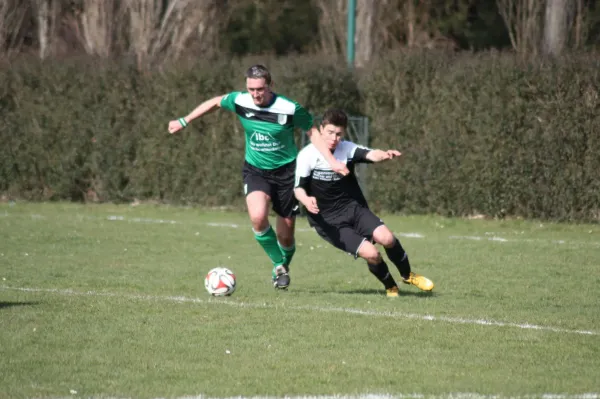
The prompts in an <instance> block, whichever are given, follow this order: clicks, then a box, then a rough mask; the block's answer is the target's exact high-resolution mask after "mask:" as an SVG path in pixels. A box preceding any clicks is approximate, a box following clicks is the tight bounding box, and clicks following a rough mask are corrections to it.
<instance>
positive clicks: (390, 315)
mask: <svg viewBox="0 0 600 399" xmlns="http://www.w3.org/2000/svg"><path fill="white" fill-rule="evenodd" d="M0 289H3V290H11V291H21V292H41V293H51V294H58V295H75V296H91V297H112V298H127V299H132V300H141V301H160V302H179V303H202V304H216V305H227V306H233V307H238V308H252V309H286V310H292V311H309V312H321V313H347V314H354V315H360V316H370V317H388V318H393V319H412V320H420V321H434V322H442V323H453V324H472V325H480V326H488V327H508V328H520V329H523V330H537V331H546V332H554V333H561V334H579V335H600V332H598V331H592V330H572V329H565V328H558V327H552V326H540V325H536V324H530V323H513V322H504V321H495V320H487V319H465V318H461V317H449V316H434V315H428V314H416V313H404V312H385V311H376V310H368V309H356V308H344V307H324V306H311V305H300V306H295V305H280V304H270V303H266V302H264V303H249V302H235V301H230V300H220V299H219V298H209V299H200V298H188V297H184V296H155V295H132V294H116V293H110V292H97V291H74V290H71V289H66V290H60V289H54V288H29V287H9V286H0Z"/></svg>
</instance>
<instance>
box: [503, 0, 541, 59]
mask: <svg viewBox="0 0 600 399" xmlns="http://www.w3.org/2000/svg"><path fill="white" fill-rule="evenodd" d="M545 2H546V0H496V4H497V5H498V10H499V12H500V15H501V16H502V19H503V20H504V24H505V26H506V30H507V31H508V35H509V37H510V43H511V45H512V47H513V49H514V50H515V51H516V52H517V53H519V54H521V55H522V56H535V55H537V54H538V51H539V47H540V44H541V39H542V28H541V27H542V26H543V13H542V10H543V7H544V6H545Z"/></svg>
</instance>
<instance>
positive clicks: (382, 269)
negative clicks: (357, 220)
mask: <svg viewBox="0 0 600 399" xmlns="http://www.w3.org/2000/svg"><path fill="white" fill-rule="evenodd" d="M353 232H354V231H353ZM356 255H357V256H359V257H361V258H363V259H364V260H366V261H367V266H368V267H369V271H370V272H371V274H373V275H374V276H375V277H376V278H377V280H379V281H380V282H381V283H382V284H383V286H384V287H385V290H386V295H387V296H388V297H397V296H398V284H396V281H395V280H394V277H392V274H391V273H390V269H389V268H388V265H387V263H385V260H383V257H382V256H381V254H380V253H379V251H378V250H377V248H376V247H375V245H373V244H372V243H371V241H369V240H367V239H366V238H363V241H362V243H361V244H360V246H359V248H358V250H357V252H356Z"/></svg>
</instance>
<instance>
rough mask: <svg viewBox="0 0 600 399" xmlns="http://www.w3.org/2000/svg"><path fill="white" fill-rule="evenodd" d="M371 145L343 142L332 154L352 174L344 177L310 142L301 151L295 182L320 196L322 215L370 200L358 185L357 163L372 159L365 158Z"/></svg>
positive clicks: (310, 192) (318, 198) (335, 212)
mask: <svg viewBox="0 0 600 399" xmlns="http://www.w3.org/2000/svg"><path fill="white" fill-rule="evenodd" d="M369 151H371V149H370V148H366V147H362V146H359V145H357V144H355V143H353V142H351V141H341V142H340V143H339V144H338V146H337V148H336V149H335V151H334V152H333V156H334V157H335V159H337V160H338V161H340V162H343V163H345V164H346V166H347V167H348V170H349V171H350V173H349V174H348V175H346V176H342V175H340V174H338V173H335V172H334V171H333V170H332V169H331V166H329V163H328V162H327V160H326V159H325V157H323V155H321V153H320V152H319V150H317V148H316V147H315V146H314V145H313V144H309V145H307V146H306V147H304V148H303V149H302V151H300V153H299V154H298V158H297V160H296V185H295V187H301V188H303V189H304V190H305V191H306V193H307V194H308V195H309V196H311V197H315V198H316V199H317V205H318V206H319V213H320V214H321V215H323V216H328V215H334V214H338V213H340V212H342V211H343V210H344V209H346V207H347V206H348V205H351V204H356V203H358V204H359V205H362V206H365V207H366V206H367V201H366V199H365V197H364V195H363V193H362V190H361V189H360V186H359V185H358V180H356V175H355V173H354V165H355V164H357V163H361V162H362V163H367V162H370V161H369V160H368V159H367V158H366V157H367V154H368V153H369Z"/></svg>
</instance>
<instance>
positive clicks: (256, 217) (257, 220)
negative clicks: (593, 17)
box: [250, 212, 269, 231]
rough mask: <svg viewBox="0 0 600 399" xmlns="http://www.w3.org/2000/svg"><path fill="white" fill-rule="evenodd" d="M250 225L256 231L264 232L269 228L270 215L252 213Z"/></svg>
mask: <svg viewBox="0 0 600 399" xmlns="http://www.w3.org/2000/svg"><path fill="white" fill-rule="evenodd" d="M250 223H251V224H252V228H253V229H254V231H264V230H265V229H266V228H267V227H268V226H269V215H268V214H266V213H263V212H250Z"/></svg>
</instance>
